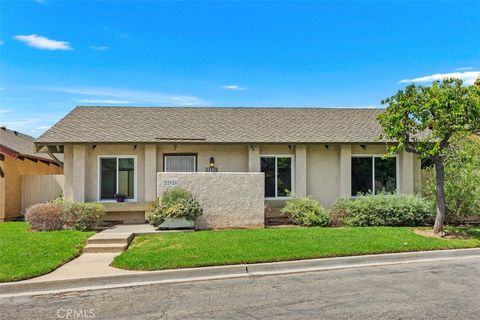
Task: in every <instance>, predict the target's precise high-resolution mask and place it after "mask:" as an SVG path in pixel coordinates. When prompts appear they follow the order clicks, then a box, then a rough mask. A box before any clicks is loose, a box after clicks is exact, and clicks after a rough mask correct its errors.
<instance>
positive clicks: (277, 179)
mask: <svg viewBox="0 0 480 320" xmlns="http://www.w3.org/2000/svg"><path fill="white" fill-rule="evenodd" d="M260 170H261V171H262V172H263V173H264V174H265V198H284V197H287V196H288V195H287V193H288V192H290V191H293V189H292V181H293V161H292V157H290V156H264V157H261V158H260Z"/></svg>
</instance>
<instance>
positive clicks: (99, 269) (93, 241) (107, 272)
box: [20, 224, 178, 283]
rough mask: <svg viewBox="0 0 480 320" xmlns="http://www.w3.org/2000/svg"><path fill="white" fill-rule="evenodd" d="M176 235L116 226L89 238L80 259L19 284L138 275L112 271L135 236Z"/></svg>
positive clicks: (147, 227)
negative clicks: (119, 256) (114, 261)
mask: <svg viewBox="0 0 480 320" xmlns="http://www.w3.org/2000/svg"><path fill="white" fill-rule="evenodd" d="M175 231H176V230H175ZM175 231H164V230H156V229H155V228H154V227H153V226H151V225H149V224H120V225H116V226H114V227H112V228H109V229H107V230H105V231H102V232H99V233H96V234H95V235H93V236H92V237H90V238H89V239H88V244H87V246H86V247H85V248H84V250H83V252H84V253H83V254H82V255H81V256H80V257H78V258H76V259H74V260H72V261H70V262H68V263H66V264H64V265H63V266H61V267H60V268H58V269H56V270H54V271H52V272H50V273H48V274H46V275H43V276H40V277H37V278H33V279H28V280H23V281H20V282H25V283H35V282H45V281H64V280H71V279H81V278H83V279H88V278H98V277H107V276H116V275H129V274H135V273H138V272H139V271H127V270H122V269H116V268H112V267H110V264H111V263H112V261H113V258H114V257H115V256H117V255H119V254H120V253H122V251H124V250H125V249H127V248H128V245H129V243H130V241H131V240H133V238H134V237H135V236H136V235H143V234H153V233H162V232H175ZM177 232H178V231H177Z"/></svg>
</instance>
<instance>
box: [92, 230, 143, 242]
mask: <svg viewBox="0 0 480 320" xmlns="http://www.w3.org/2000/svg"><path fill="white" fill-rule="evenodd" d="M133 237H134V234H133V233H104V232H100V233H97V234H95V235H93V236H92V237H90V238H88V241H87V243H88V244H129V243H130V241H132V239H133Z"/></svg>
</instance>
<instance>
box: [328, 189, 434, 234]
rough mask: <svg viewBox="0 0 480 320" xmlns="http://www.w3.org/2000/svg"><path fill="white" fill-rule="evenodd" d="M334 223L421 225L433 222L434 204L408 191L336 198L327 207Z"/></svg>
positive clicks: (348, 224) (362, 225)
mask: <svg viewBox="0 0 480 320" xmlns="http://www.w3.org/2000/svg"><path fill="white" fill-rule="evenodd" d="M330 216H331V218H332V220H333V221H334V224H336V225H346V226H350V227H366V226H392V227H401V226H421V225H425V224H430V223H432V222H433V219H434V216H435V209H434V204H433V203H432V202H430V201H429V200H427V199H425V198H422V197H420V196H415V195H407V194H393V195H388V194H377V195H372V194H366V195H361V196H359V197H357V198H355V199H339V200H337V201H336V202H335V204H334V205H333V206H332V208H331V209H330Z"/></svg>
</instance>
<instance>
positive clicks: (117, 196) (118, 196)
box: [113, 193, 126, 202]
mask: <svg viewBox="0 0 480 320" xmlns="http://www.w3.org/2000/svg"><path fill="white" fill-rule="evenodd" d="M113 196H114V197H115V199H117V202H125V198H126V196H125V194H124V193H115V194H114V195H113Z"/></svg>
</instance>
